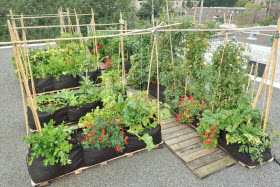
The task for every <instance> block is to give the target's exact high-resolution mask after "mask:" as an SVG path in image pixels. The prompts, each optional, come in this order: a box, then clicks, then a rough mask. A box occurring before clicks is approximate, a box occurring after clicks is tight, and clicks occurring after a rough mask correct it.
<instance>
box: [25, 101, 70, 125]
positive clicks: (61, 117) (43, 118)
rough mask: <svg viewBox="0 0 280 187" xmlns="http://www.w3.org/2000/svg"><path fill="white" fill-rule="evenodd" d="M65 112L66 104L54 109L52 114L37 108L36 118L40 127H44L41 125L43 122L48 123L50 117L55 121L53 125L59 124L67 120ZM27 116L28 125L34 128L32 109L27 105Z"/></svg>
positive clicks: (66, 109) (66, 110)
mask: <svg viewBox="0 0 280 187" xmlns="http://www.w3.org/2000/svg"><path fill="white" fill-rule="evenodd" d="M67 112H68V107H67V106H66V107H63V108H61V109H59V110H57V111H55V112H54V113H53V114H49V113H47V112H40V111H38V110H37V114H38V118H39V121H40V124H41V126H42V127H44V125H43V124H44V123H49V121H50V120H51V119H53V120H54V121H55V125H59V124H61V123H62V122H63V121H64V122H68V115H67ZM27 116H28V125H29V127H30V128H31V129H33V130H35V129H36V125H35V121H34V118H33V115H32V111H31V109H30V108H29V107H27Z"/></svg>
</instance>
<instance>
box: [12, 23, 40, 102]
mask: <svg viewBox="0 0 280 187" xmlns="http://www.w3.org/2000/svg"><path fill="white" fill-rule="evenodd" d="M20 22H21V25H22V26H24V23H23V19H20ZM16 32H17V30H16ZM22 38H23V41H26V34H25V30H24V29H22ZM24 49H25V52H26V53H25V55H26V58H25V64H26V66H28V67H29V75H30V81H31V88H32V94H33V95H34V96H35V98H36V90H35V84H34V79H33V73H32V70H31V64H30V60H29V53H28V46H27V43H26V44H24ZM26 59H27V60H26ZM26 61H27V63H26ZM27 76H28V71H27ZM35 106H36V103H35Z"/></svg>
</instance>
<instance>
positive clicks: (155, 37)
mask: <svg viewBox="0 0 280 187" xmlns="http://www.w3.org/2000/svg"><path fill="white" fill-rule="evenodd" d="M157 26H158V20H157ZM156 34H157V33H156V31H155V39H156V40H155V46H156V62H157V113H158V121H159V120H160V116H159V71H158V48H157V37H156ZM160 126H161V127H162V125H161V124H160Z"/></svg>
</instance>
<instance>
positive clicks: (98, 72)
mask: <svg viewBox="0 0 280 187" xmlns="http://www.w3.org/2000/svg"><path fill="white" fill-rule="evenodd" d="M101 75H102V73H101V69H100V68H99V69H97V70H96V71H92V72H88V77H89V80H90V81H92V82H94V83H100V82H101V81H102V79H100V78H98V77H99V76H101ZM84 76H86V73H84ZM80 81H83V78H82V77H79V82H80ZM79 85H81V84H80V83H79Z"/></svg>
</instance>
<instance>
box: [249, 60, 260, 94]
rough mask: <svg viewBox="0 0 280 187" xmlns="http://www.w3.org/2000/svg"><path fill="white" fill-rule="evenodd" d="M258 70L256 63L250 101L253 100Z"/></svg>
mask: <svg viewBox="0 0 280 187" xmlns="http://www.w3.org/2000/svg"><path fill="white" fill-rule="evenodd" d="M258 68H259V62H258V63H257V66H256V69H255V77H254V85H253V88H252V96H251V98H252V99H253V98H254V91H255V86H256V79H257V76H258Z"/></svg>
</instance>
